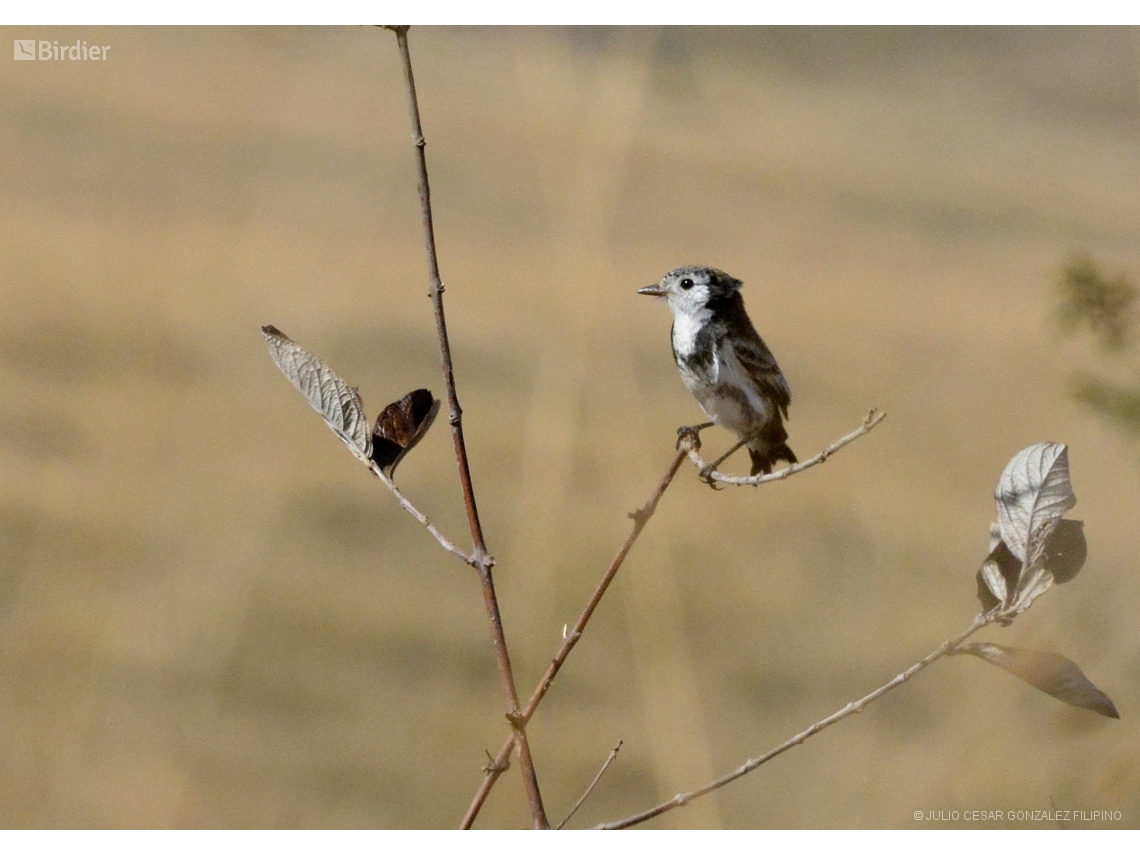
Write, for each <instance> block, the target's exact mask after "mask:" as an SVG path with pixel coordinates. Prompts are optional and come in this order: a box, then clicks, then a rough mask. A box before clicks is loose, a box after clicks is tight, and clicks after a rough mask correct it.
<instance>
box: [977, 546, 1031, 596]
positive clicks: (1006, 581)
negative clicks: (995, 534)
mask: <svg viewBox="0 0 1140 855" xmlns="http://www.w3.org/2000/svg"><path fill="white" fill-rule="evenodd" d="M1020 575H1021V562H1020V561H1018V560H1017V556H1015V555H1014V554H1013V553H1012V552H1010V551H1009V547H1008V546H1006V545H1005V543H1004V542H1003V541H1002V540H1001V539H999V540H998V542H997V546H995V547H994V548H993V550H992V551H991V552H990V554H989V556H988V557H987V558H986V560H985V561H984V562H983V563H982V567H981V569H980V570H978V599H979V600H980V601H981V604H982V611H987V612H988V611H989V610H990V609H992V608H994V607H995V606H999V605H1000V606H1002V607H1003V608H1008V607H1009V605H1010V596H1011V594H1012V593H1013V591H1015V590H1016V588H1017V580H1018V577H1020Z"/></svg>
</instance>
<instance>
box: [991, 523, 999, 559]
mask: <svg viewBox="0 0 1140 855" xmlns="http://www.w3.org/2000/svg"><path fill="white" fill-rule="evenodd" d="M999 543H1001V526H1000V525H998V521H997V520H994V521H993V522H992V523H990V552H993V551H994V550H995V549H997V546H998V544H999Z"/></svg>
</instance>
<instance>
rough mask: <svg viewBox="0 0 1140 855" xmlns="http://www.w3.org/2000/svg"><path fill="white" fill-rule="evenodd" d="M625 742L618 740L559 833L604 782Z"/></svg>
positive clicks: (558, 828)
mask: <svg viewBox="0 0 1140 855" xmlns="http://www.w3.org/2000/svg"><path fill="white" fill-rule="evenodd" d="M624 742H625V740H624V739H619V740H618V744H617V745H615V746H614V747H613V750H612V751H611V752H610V756H609V757H607V758H606V762H605V763H603V764H602V768H601V769H599V770H598V774H596V775H595V776H594V780H592V781H591V782H590V786H588V787H586V792H584V793H582V798H580V799H578V801H576V802H575V803H574V807H572V808H570V813H568V814H566V819H564V820H562V822H560V823H558V826H557V829H556V830H557V831H561V830H562V829H563V827H564V826H565V825H566V823H568V822H569V821H570V818H571V817H572V816H574V814H576V813H577V812H578V808H580V807H581V806H582V803H583V802H584V801H586V799H587V798H589V796H590V793H592V792H593V791H594V787H596V786H597V785H598V781H600V780H602V775H604V774H606V769H608V768H610V764H611V763H613V762H614V758H615V757H617V756H618V752H619V751H621V746H622V744H623V743H624Z"/></svg>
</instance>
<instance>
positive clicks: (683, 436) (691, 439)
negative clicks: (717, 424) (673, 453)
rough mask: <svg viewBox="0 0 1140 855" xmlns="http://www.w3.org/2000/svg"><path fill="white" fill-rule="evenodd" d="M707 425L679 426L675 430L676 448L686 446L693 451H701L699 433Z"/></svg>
mask: <svg viewBox="0 0 1140 855" xmlns="http://www.w3.org/2000/svg"><path fill="white" fill-rule="evenodd" d="M705 427H707V425H693V426H690V425H681V427H679V428H677V448H680V447H681V446H682V445H686V446H688V447H689V448H691V449H692V450H693V451H700V450H701V431H702V430H703V429H704V428H705Z"/></svg>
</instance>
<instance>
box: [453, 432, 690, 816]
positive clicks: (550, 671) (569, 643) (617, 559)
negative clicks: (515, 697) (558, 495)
mask: <svg viewBox="0 0 1140 855" xmlns="http://www.w3.org/2000/svg"><path fill="white" fill-rule="evenodd" d="M684 462H685V452H684V450H681V449H679V450H678V451H677V453H676V454H674V455H673V460H672V462H671V463H670V464H669V468H668V469H667V470H666V471H665V474H664V476H662V478H661V482H660V483H659V484H658V485H657V488H656V489H655V490H654V491H653V495H651V496H650V497H649V501H648V502H646V503H645V507H643V508H641V509H639V510H636V511H634V512H633V513H631V514H630V515H629V518H630V519H632V520H633V531H631V532H630V533H629V537H627V538H626V539H625V543H623V544H622V546H621V549H619V550H618V553H617V555H615V556H614V559H613V561H611V562H610V566H609V567H607V568H606V572H605V573H604V574H603V575H602V580H601V581H600V582H599V583H598V586H597V587H596V588H595V589H594V593H593V594H591V595H590V601H589V602H588V603H586V607H585V608H584V609H583V610H582V614H580V615H579V616H578V620H577V621H575V623H574V627H573V629H571V630H570V631H569V633H566V632H563V635H562V646H561V647H559V648H558V652H557V653H555V654H554V659H553V660H552V661H551V663H550V665H549V666H548V667H547V669H546V673H545V674H543V675H542V679H541V680H540V681H539V683H538V686H537V687H536V688H535V690H534V693H533V694H532V695H531V696H530V700H529V701H527V703H526V706H525V707H523V710H522V716H523V720H524V721H530V719H531V716H533V715H534V711H535V710H536V709H538V705H539V704H540V703H542V699H543V698H544V697H545V696H546V693H547V691H548V690H549V689H550V685H551V683H553V682H554V678H555V676H557V674H558V671H559V670H560V669H561V668H562V663H563V662H565V661H566V657H567V656H569V655H570V651H571V650H573V649H574V645H576V644H577V643H578V640H579V639H580V638H581V637H582V632H583V631H584V630H585V629H586V624H588V623H589V622H590V617H591V616H592V615H593V614H594V610H595V609H596V608H597V607H598V603H600V602H601V601H602V597H603V596H604V595H605V593H606V590H607V589H608V588H609V586H610V582H612V581H613V580H614V576H616V575H617V572H618V570H619V569H621V565H622V563H623V562H624V561H625V557H626V556H627V555H629V551H630V550H631V549H633V545H634V544H635V543H636V542H637V538H638V537H640V536H641V530H642V529H643V528H645V525H646V523H648V522H649V519H650V517H652V516H653V512H654V511H655V510H657V503H658V502H659V501H661V496H662V495H664V493H665V490H666V489H668V487H669V484H670V483H672V481H673V476H675V475H676V474H677V470H678V469H680V468H681V464H682V463H684ZM514 740H515V737H514V734H512V735H511V736H509V737H508V738H507V741H506V742H504V743H503V747H502V748H501V749H500V750H499V754H498V756H497V757H496V758H495V762H494V763H492V764H491V765H490V766H489V767H487V768H485V769H484V772H485V773H486V775H485V777H484V778H483V782H482V783H481V784H480V785H479V790H478V791H477V792H476V793H475V798H474V799H472V800H471V805H470V807H468V808H467V813H466V814H465V815H464V817H463V822H462V824H461V825H460V826H459V827H460V828H471V826H472V825H473V824H474V823H475V818H476V817H477V816H478V815H479V811H480V810H481V809H482V807H483V803H484V802H486V801H487V796H489V795H490V794H491V789H492V788H493V787H494V786H495V782H496V781H498V780H499V776H500V775H501V774H502V773H503V771H502V768H503V764H504V763H505V762H506V761H507V760H508V759H509V758H510V756H511V751H512V749H513V748H514V744H515V741H514Z"/></svg>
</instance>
